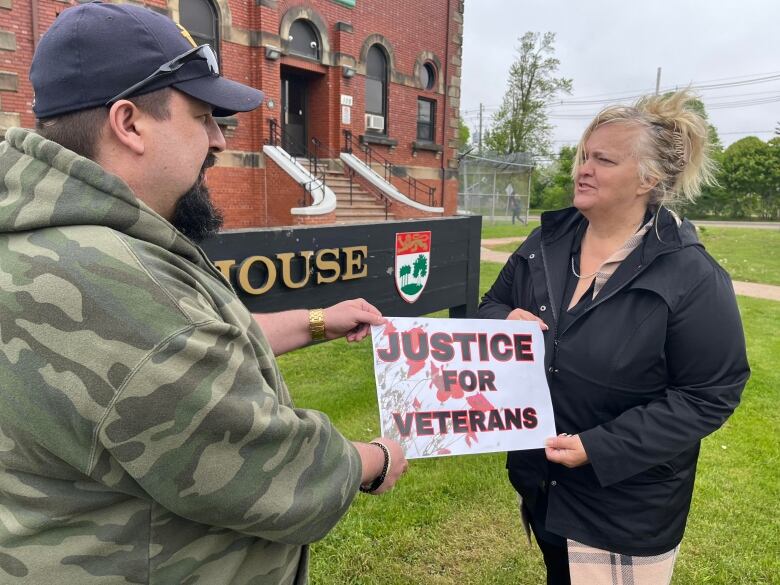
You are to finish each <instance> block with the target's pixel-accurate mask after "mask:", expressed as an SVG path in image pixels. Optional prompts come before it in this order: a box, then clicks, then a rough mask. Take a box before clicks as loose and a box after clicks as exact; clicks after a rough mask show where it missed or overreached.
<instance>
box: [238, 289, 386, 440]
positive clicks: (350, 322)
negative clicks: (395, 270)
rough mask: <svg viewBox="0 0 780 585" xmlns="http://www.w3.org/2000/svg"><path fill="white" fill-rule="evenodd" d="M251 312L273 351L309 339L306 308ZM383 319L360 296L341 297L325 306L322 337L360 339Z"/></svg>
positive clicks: (289, 348) (302, 344) (300, 344)
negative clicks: (323, 335)
mask: <svg viewBox="0 0 780 585" xmlns="http://www.w3.org/2000/svg"><path fill="white" fill-rule="evenodd" d="M252 316H253V317H254V318H255V321H257V324H258V325H260V329H262V330H263V333H265V337H266V339H268V343H270V344H271V349H272V350H273V352H274V355H277V356H278V355H282V354H283V353H287V352H288V351H292V350H294V349H298V348H301V347H306V346H307V345H309V344H310V343H311V331H309V311H307V310H304V309H295V310H292V311H282V312H281V313H253V314H252ZM384 322H385V320H384V319H383V318H382V313H380V312H379V309H377V308H376V307H375V306H374V305H372V304H371V303H367V302H366V301H364V300H363V299H352V300H350V301H344V302H342V303H338V304H337V305H333V306H332V307H328V308H327V309H325V338H326V339H338V338H339V337H345V336H346V338H347V341H360V340H361V339H363V338H364V337H365V336H366V335H368V332H369V331H370V326H371V325H381V324H382V323H384ZM375 448H376V447H375Z"/></svg>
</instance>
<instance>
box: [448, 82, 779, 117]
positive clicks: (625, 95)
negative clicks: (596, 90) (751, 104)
mask: <svg viewBox="0 0 780 585" xmlns="http://www.w3.org/2000/svg"><path fill="white" fill-rule="evenodd" d="M718 81H723V82H722V83H716V82H718ZM774 81H780V72H770V73H759V74H751V75H738V76H734V77H722V78H717V79H712V80H703V81H691V82H690V83H689V84H677V85H674V86H668V87H665V88H664V89H662V90H661V91H662V92H663V93H665V92H668V91H674V90H677V89H679V88H680V87H690V88H691V89H694V90H700V91H710V90H713V89H724V88H728V87H742V86H746V85H756V84H762V83H771V82H774ZM651 92H652V90H651V89H650V88H647V89H643V90H631V91H625V92H618V93H604V94H594V95H592V96H583V97H582V98H580V99H572V100H566V99H561V100H558V101H555V102H551V103H550V104H548V106H549V107H556V106H588V105H600V104H609V103H612V102H616V101H626V100H631V99H637V98H639V97H641V96H642V95H646V94H648V93H651ZM598 96H607V97H604V98H602V99H586V98H588V97H598ZM720 97H728V96H718V98H720ZM500 107H501V105H500V104H499V105H489V106H484V110H497V109H499V108H500ZM477 111H478V110H464V111H463V113H464V114H469V113H474V112H477Z"/></svg>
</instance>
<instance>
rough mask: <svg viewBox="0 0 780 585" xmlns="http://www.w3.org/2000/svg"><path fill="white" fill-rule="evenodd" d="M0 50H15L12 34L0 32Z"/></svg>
mask: <svg viewBox="0 0 780 585" xmlns="http://www.w3.org/2000/svg"><path fill="white" fill-rule="evenodd" d="M0 50H2V51H15V50H16V35H15V34H14V33H12V32H8V31H5V30H2V31H0Z"/></svg>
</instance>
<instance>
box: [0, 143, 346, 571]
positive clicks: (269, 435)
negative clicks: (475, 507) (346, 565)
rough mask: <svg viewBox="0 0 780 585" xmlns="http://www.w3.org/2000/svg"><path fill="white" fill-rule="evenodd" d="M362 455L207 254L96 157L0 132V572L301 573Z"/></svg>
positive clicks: (340, 505)
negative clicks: (284, 361) (295, 399)
mask: <svg viewBox="0 0 780 585" xmlns="http://www.w3.org/2000/svg"><path fill="white" fill-rule="evenodd" d="M360 474H361V466H360V459H359V457H358V455H357V452H356V451H355V449H354V447H353V446H352V445H351V444H350V443H349V442H348V441H346V440H345V439H344V438H343V437H342V436H341V435H340V434H339V433H338V432H337V431H336V430H335V429H334V428H333V427H332V426H331V424H330V422H329V421H328V419H327V417H326V416H325V415H323V414H321V413H318V412H314V411H309V410H298V409H294V408H293V407H292V404H291V401H290V396H289V394H288V391H287V389H286V387H285V384H284V381H283V380H282V376H281V374H280V373H279V370H278V368H277V364H276V362H275V360H274V357H273V355H272V352H271V349H270V347H269V345H268V342H267V340H266V339H265V338H264V336H263V334H262V332H261V331H260V329H259V328H258V327H257V325H256V324H255V323H254V321H253V319H252V318H251V316H250V314H249V313H248V312H247V311H246V309H245V308H244V307H243V305H242V304H241V303H240V302H239V301H238V299H237V298H236V296H235V295H234V293H233V292H232V291H231V290H230V288H229V286H228V285H227V284H226V283H225V282H224V280H223V279H222V278H221V276H220V275H219V273H218V272H217V271H216V270H215V269H214V268H213V267H212V265H211V264H210V263H209V261H208V260H207V259H206V257H205V256H204V254H203V252H202V251H201V250H200V248H198V247H197V246H195V245H194V244H192V243H191V242H190V241H189V240H187V239H186V238H185V237H183V236H182V235H181V234H180V233H179V232H177V231H176V230H175V229H174V228H173V227H172V226H171V225H170V224H169V223H168V222H167V221H165V220H164V219H162V218H161V217H160V216H159V215H157V214H156V213H154V212H153V211H151V210H150V209H149V208H148V207H147V206H145V205H144V204H143V203H141V202H139V201H138V200H137V199H136V198H135V197H134V195H133V194H132V192H131V191H130V189H129V188H128V187H127V185H126V184H125V183H123V182H122V181H121V180H120V179H119V178H117V177H115V176H113V175H109V174H107V173H105V172H104V171H103V170H102V169H101V167H99V166H98V165H97V164H95V163H93V162H92V161H89V160H87V159H85V158H82V157H79V156H77V155H75V154H74V153H73V152H71V151H69V150H66V149H64V148H62V147H60V146H59V145H57V144H55V143H53V142H50V141H47V140H44V139H43V138H41V137H40V136H38V135H37V134H34V133H32V132H28V131H25V130H20V129H11V130H8V132H7V134H6V142H4V143H2V144H1V145H0V583H4V584H6V583H40V584H47V585H52V584H59V583H63V584H65V583H67V584H69V585H90V584H93V583H94V584H97V583H100V584H101V585H106V584H114V583H148V584H154V585H173V584H180V583H186V584H194V583H200V584H204V585H220V584H227V583H231V584H249V583H251V584H270V583H273V584H277V583H293V584H299V583H305V582H306V569H307V559H308V548H307V547H306V546H305V545H306V543H310V542H312V541H314V540H317V539H319V538H321V537H322V536H324V535H325V534H326V533H327V532H328V530H329V529H330V528H331V527H332V526H333V525H334V524H335V523H336V522H337V521H338V519H339V518H340V517H341V516H342V515H343V514H344V513H345V511H346V509H347V508H348V506H349V504H350V502H351V501H352V499H353V497H354V495H355V493H356V491H357V487H358V483H359V481H360Z"/></svg>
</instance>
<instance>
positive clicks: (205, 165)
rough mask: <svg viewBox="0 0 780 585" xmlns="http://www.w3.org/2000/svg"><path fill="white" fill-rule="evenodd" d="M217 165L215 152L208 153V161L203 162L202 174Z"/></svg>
mask: <svg viewBox="0 0 780 585" xmlns="http://www.w3.org/2000/svg"><path fill="white" fill-rule="evenodd" d="M215 164H217V156H216V155H215V154H214V153H213V152H210V153H208V155H207V156H206V160H204V161H203V166H202V167H201V168H200V172H201V173H203V172H205V171H206V169H210V168H211V167H213V166H214V165H215Z"/></svg>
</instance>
